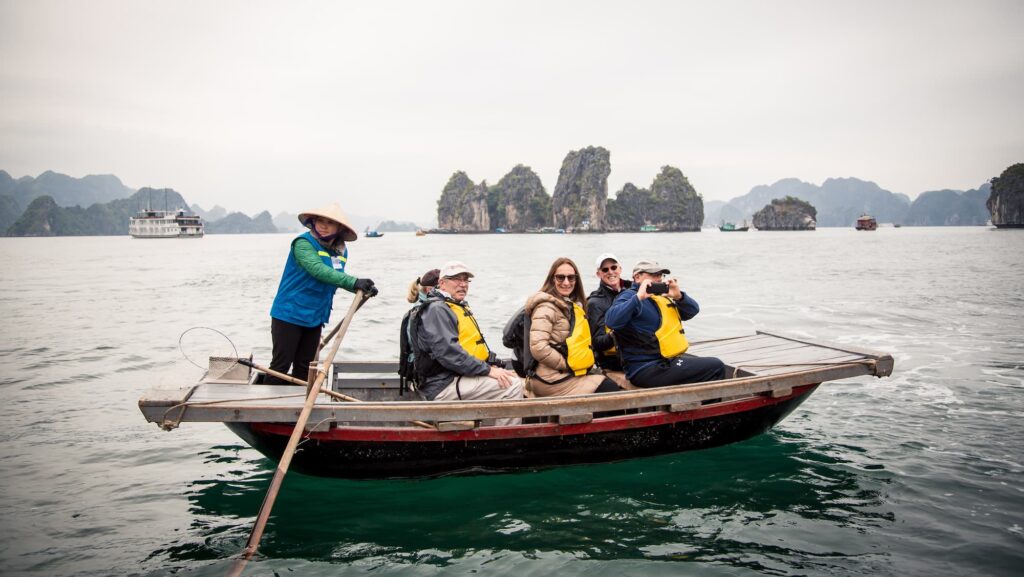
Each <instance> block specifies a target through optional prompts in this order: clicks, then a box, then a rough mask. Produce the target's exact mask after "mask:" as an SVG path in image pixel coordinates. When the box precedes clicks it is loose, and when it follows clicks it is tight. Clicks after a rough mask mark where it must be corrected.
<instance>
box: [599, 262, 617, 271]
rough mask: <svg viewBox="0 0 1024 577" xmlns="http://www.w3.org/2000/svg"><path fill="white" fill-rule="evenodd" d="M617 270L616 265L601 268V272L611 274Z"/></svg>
mask: <svg viewBox="0 0 1024 577" xmlns="http://www.w3.org/2000/svg"><path fill="white" fill-rule="evenodd" d="M617 270H619V265H617V264H612V265H608V266H603V267H601V272H613V271H617Z"/></svg>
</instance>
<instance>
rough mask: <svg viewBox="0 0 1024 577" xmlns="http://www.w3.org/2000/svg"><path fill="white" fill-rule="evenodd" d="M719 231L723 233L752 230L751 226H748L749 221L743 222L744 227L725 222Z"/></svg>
mask: <svg viewBox="0 0 1024 577" xmlns="http://www.w3.org/2000/svg"><path fill="white" fill-rule="evenodd" d="M718 230H720V231H722V232H747V231H748V230H750V226H749V225H747V221H743V226H736V225H735V224H733V223H731V222H724V221H723V222H722V224H721V226H719V227H718Z"/></svg>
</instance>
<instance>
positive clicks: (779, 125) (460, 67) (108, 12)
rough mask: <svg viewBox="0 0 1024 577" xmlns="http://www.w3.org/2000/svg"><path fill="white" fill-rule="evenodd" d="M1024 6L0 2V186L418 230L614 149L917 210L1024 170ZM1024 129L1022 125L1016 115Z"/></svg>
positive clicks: (645, 167)
mask: <svg viewBox="0 0 1024 577" xmlns="http://www.w3.org/2000/svg"><path fill="white" fill-rule="evenodd" d="M1021 21H1024V3H1020V2H1014V1H1000V0H985V1H981V2H974V3H963V2H956V1H948V0H947V1H940V2H925V1H923V0H909V1H904V2H895V3H893V2H883V1H876V0H871V1H866V2H850V3H843V2H829V3H821V2H814V1H809V0H789V1H781V2H776V3H762V2H756V1H753V0H733V1H725V2H720V3H715V4H713V5H706V4H703V3H694V2H667V1H652V2H643V3H635V4H628V5H624V4H619V3H614V2H579V1H571V2H564V3H552V4H549V3H544V2H530V1H526V2H516V3H497V4H493V3H492V4H479V3H473V2H468V1H466V2H464V1H457V2H446V3H443V4H424V3H416V2H384V3H378V4H373V5H366V6H364V5H349V4H336V3H321V2H307V3H301V4H289V5H279V4H274V3H267V2H236V1H225V2H217V3H180V2H168V1H156V2H146V3H137V2H129V1H125V0H106V1H98V2H89V3H81V2H73V1H63V0H53V1H51V0H43V1H40V2H31V3H24V2H13V1H10V0H0V52H2V53H3V54H4V58H3V59H0V102H3V106H2V107H0V127H2V128H0V134H2V136H0V168H3V169H5V170H7V171H8V172H9V173H10V174H11V176H12V177H15V178H18V177H20V176H25V175H32V176H36V175H38V174H40V173H42V172H43V171H45V170H53V171H55V172H60V173H63V174H67V175H69V176H74V177H78V178H80V177H82V176H85V175H88V174H113V175H115V176H117V177H118V178H119V179H121V181H122V182H123V183H124V184H125V185H126V186H128V187H131V188H134V189H138V188H142V187H146V186H152V187H155V188H165V187H166V188H173V189H174V190H176V191H178V192H180V193H181V194H182V195H183V196H185V198H186V199H187V200H188V201H189V202H190V203H195V204H198V205H200V206H202V207H204V208H206V207H211V208H212V207H213V206H214V205H220V206H222V207H224V208H226V209H228V210H230V211H238V212H243V213H246V214H254V213H256V212H259V211H262V210H268V211H269V212H270V213H271V214H277V213H280V212H282V211H283V212H290V213H296V212H300V211H302V210H306V209H308V208H310V207H312V206H319V205H322V204H324V203H326V202H330V201H337V202H339V203H341V204H342V206H343V207H344V208H345V209H346V210H347V211H349V212H351V213H354V214H368V215H372V214H387V215H389V217H391V218H393V219H395V220H411V221H416V220H422V215H423V214H431V215H434V214H435V213H436V204H435V203H436V200H437V198H438V197H439V195H440V193H441V190H442V188H443V187H444V185H445V183H446V182H447V181H448V178H449V177H450V176H451V175H452V173H454V172H455V171H458V170H462V171H464V172H466V173H467V175H468V176H469V177H470V178H471V179H472V180H473V181H474V182H478V183H479V182H481V181H483V180H486V181H487V182H488V183H491V184H493V183H496V182H497V181H498V180H499V179H500V178H501V177H502V176H504V175H505V174H506V173H508V172H509V171H510V170H511V169H512V167H514V166H515V165H517V164H524V165H526V166H530V167H531V168H532V169H533V170H534V171H535V172H536V173H537V174H538V176H539V177H540V179H541V181H542V182H543V185H544V187H545V190H546V191H547V193H548V194H552V193H553V191H554V187H555V183H556V181H557V178H558V171H559V168H560V166H561V162H562V160H563V159H564V157H565V155H566V154H567V153H568V152H569V151H570V150H578V149H580V148H583V147H586V146H603V147H604V148H606V149H608V150H609V151H610V152H611V169H612V171H611V175H610V177H609V181H608V187H609V190H608V192H609V197H614V195H615V193H616V192H617V191H618V190H620V189H621V188H622V186H623V185H624V184H625V183H626V182H631V183H633V184H634V185H636V186H638V187H648V186H649V185H650V183H651V181H652V180H653V179H654V177H655V176H656V175H657V174H658V172H659V170H660V168H661V167H662V166H664V165H671V166H675V167H677V168H679V169H680V170H682V171H683V173H684V174H685V175H686V176H687V177H688V178H689V180H690V182H691V183H692V184H693V186H694V187H695V189H696V190H697V192H699V193H701V194H702V195H703V197H704V199H705V201H714V200H719V201H728V200H730V199H732V198H735V197H737V196H742V195H744V194H746V193H747V192H749V191H750V189H751V188H753V187H754V186H757V185H770V184H772V183H774V182H777V181H778V180H781V179H783V178H797V179H800V180H802V181H804V182H809V183H812V184H815V185H819V186H820V184H821V183H822V182H823V181H824V180H825V179H827V178H848V177H855V178H859V179H862V180H867V181H871V182H874V183H876V184H878V186H880V187H881V188H883V189H886V190H889V191H891V192H893V193H897V194H905V195H907V196H908V197H909V198H910V199H914V198H916V197H917V196H918V195H919V194H920V193H922V192H925V191H930V190H941V189H956V190H970V189H973V188H977V187H978V186H980V185H981V184H983V183H984V182H986V181H988V180H989V179H990V178H992V177H994V176H998V174H999V173H1000V172H1001V171H1002V170H1004V169H1005V168H1006V167H1007V166H1010V165H1011V164H1014V163H1016V162H1021V161H1024V130H1021V128H1022V126H1021V122H1020V110H1019V108H1020V107H1019V103H1020V102H1022V101H1024V42H1021V41H1020V39H1019V33H1018V32H1019V31H1018V30H1017V28H1018V27H1019V26H1018V23H1019V22H1021ZM1015 119H1016V120H1015Z"/></svg>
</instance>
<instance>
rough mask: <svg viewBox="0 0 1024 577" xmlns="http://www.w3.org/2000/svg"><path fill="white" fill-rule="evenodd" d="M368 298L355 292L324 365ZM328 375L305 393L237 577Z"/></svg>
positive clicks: (234, 570)
mask: <svg viewBox="0 0 1024 577" xmlns="http://www.w3.org/2000/svg"><path fill="white" fill-rule="evenodd" d="M366 298H368V297H366V296H365V295H364V294H363V291H356V298H355V299H353V300H352V306H350V307H349V310H348V314H347V315H345V320H344V321H343V322H342V323H341V328H340V329H339V330H338V336H337V337H335V339H334V344H332V345H331V350H330V351H329V352H328V353H327V358H326V359H325V360H324V362H323V365H322V367H328V366H330V365H331V363H333V362H334V356H335V355H336V354H338V347H339V346H341V340H342V339H343V338H345V332H346V331H348V326H349V325H350V324H352V317H353V316H355V312H356V311H357V310H359V307H360V306H362V303H363V301H364V300H365V299H366ZM325 378H327V371H326V370H325V369H324V368H321V369H320V370H318V371H317V373H316V379H315V380H314V381H313V383H312V386H310V387H309V393H308V394H307V395H306V403H305V404H304V405H303V406H302V412H300V413H299V418H298V420H296V421H295V428H294V429H293V430H292V436H291V437H290V438H289V439H288V444H287V445H286V446H285V448H284V453H283V454H282V455H281V460H280V461H278V463H277V470H275V471H274V478H273V479H272V480H271V481H270V487H269V488H268V489H267V495H266V496H265V497H264V498H263V504H262V505H260V512H259V514H258V515H256V523H255V525H253V528H252V533H250V534H249V541H248V543H246V545H245V550H244V551H243V552H242V558H241V559H239V560H238V561H236V562H235V564H234V566H233V567H232V569H231V571H230V572H229V573H228V575H229V576H231V577H238V576H239V575H241V574H242V571H243V570H244V569H245V565H246V563H248V561H249V559H251V558H252V556H253V555H255V554H256V548H257V547H259V544H260V539H261V538H262V537H263V530H264V529H265V528H266V526H267V520H268V519H269V518H270V509H271V508H273V506H274V500H276V499H277V493H278V492H279V491H280V489H281V483H282V482H283V481H284V476H285V474H286V473H287V472H288V467H289V465H291V463H292V456H293V455H294V454H295V447H296V446H298V444H299V439H301V438H302V433H303V430H304V429H305V428H306V422H307V421H308V420H309V414H310V413H311V412H313V405H314V404H315V403H316V397H317V395H319V394H320V385H321V384H323V382H324V379H325Z"/></svg>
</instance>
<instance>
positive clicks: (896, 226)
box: [892, 222, 903, 228]
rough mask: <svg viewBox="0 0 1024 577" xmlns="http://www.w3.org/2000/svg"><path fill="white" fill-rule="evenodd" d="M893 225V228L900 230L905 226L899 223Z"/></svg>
mask: <svg viewBox="0 0 1024 577" xmlns="http://www.w3.org/2000/svg"><path fill="white" fill-rule="evenodd" d="M892 225H893V226H894V227H895V228H899V227H901V226H903V225H902V224H900V223H898V222H894V223H892Z"/></svg>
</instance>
